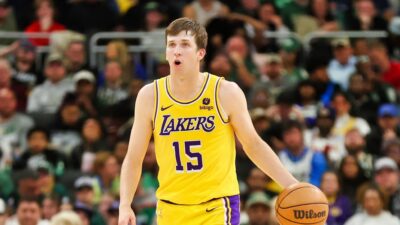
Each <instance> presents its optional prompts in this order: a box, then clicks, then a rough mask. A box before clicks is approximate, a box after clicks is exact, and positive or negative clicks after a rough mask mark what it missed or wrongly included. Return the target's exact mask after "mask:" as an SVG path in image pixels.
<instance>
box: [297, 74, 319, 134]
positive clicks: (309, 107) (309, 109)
mask: <svg viewBox="0 0 400 225" xmlns="http://www.w3.org/2000/svg"><path fill="white" fill-rule="evenodd" d="M314 85H315V84H314V83H313V82H312V81H310V80H304V81H301V82H300V83H298V84H297V85H296V86H297V87H296V90H295V95H296V106H297V107H298V108H299V109H300V111H301V114H302V115H303V117H304V120H305V124H306V127H307V128H311V127H314V126H315V122H316V118H317V107H318V104H319V102H318V96H317V88H316V87H315V86H314Z"/></svg>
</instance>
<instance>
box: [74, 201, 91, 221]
mask: <svg viewBox="0 0 400 225" xmlns="http://www.w3.org/2000/svg"><path fill="white" fill-rule="evenodd" d="M74 212H75V213H76V214H78V216H79V219H80V221H81V223H82V225H90V224H91V221H90V218H91V217H92V216H93V210H92V209H91V208H90V207H88V206H86V205H84V204H81V203H76V204H75V205H74Z"/></svg>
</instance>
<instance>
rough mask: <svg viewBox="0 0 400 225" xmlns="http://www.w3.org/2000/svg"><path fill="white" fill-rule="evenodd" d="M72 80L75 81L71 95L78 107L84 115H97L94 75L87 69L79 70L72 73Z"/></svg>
mask: <svg viewBox="0 0 400 225" xmlns="http://www.w3.org/2000/svg"><path fill="white" fill-rule="evenodd" d="M73 80H74V82H75V93H74V94H73V95H74V98H76V102H77V103H78V105H79V107H80V108H81V109H82V111H83V113H84V114H85V115H87V116H97V115H98V111H97V107H98V103H97V98H96V78H95V76H94V75H93V73H92V72H90V71H88V70H81V71H79V72H78V73H76V74H75V75H74V77H73Z"/></svg>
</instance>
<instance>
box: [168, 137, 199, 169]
mask: <svg viewBox="0 0 400 225" xmlns="http://www.w3.org/2000/svg"><path fill="white" fill-rule="evenodd" d="M184 145H185V155H186V156H187V157H188V158H189V159H190V160H191V161H190V162H187V163H186V171H187V172H196V171H200V170H201V169H202V168H203V157H202V156H201V154H200V153H199V152H192V151H191V150H192V149H193V148H198V147H201V142H200V141H185V142H184ZM172 147H173V148H174V150H175V159H176V171H177V172H180V173H181V172H184V170H185V169H184V167H183V165H182V161H181V155H180V151H179V149H180V148H179V142H177V141H175V142H173V143H172ZM194 161H197V163H192V162H194Z"/></svg>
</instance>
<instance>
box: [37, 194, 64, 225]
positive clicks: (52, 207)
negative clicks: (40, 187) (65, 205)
mask: <svg viewBox="0 0 400 225" xmlns="http://www.w3.org/2000/svg"><path fill="white" fill-rule="evenodd" d="M41 208H42V219H43V220H47V221H48V222H50V220H51V219H52V218H53V217H54V216H55V215H56V214H57V213H59V212H60V200H59V199H58V196H55V195H47V196H46V197H45V198H44V199H43V200H42V203H41Z"/></svg>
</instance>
